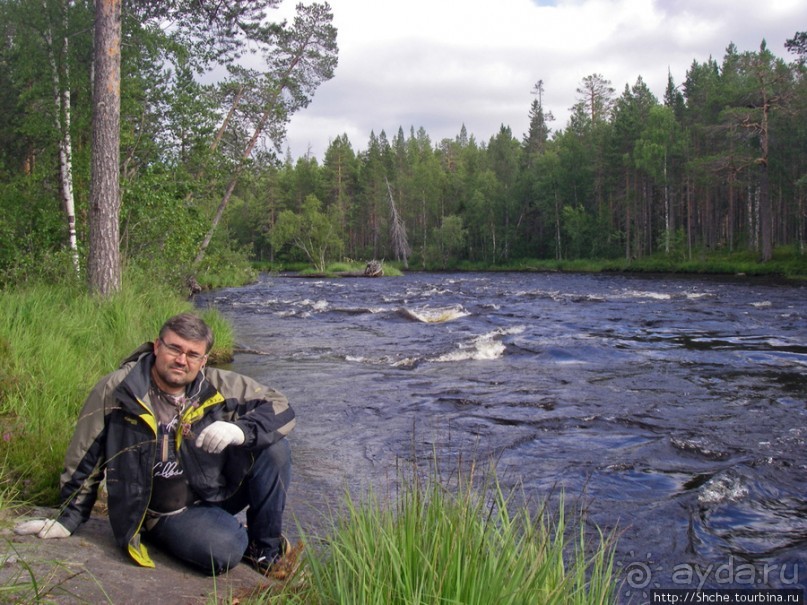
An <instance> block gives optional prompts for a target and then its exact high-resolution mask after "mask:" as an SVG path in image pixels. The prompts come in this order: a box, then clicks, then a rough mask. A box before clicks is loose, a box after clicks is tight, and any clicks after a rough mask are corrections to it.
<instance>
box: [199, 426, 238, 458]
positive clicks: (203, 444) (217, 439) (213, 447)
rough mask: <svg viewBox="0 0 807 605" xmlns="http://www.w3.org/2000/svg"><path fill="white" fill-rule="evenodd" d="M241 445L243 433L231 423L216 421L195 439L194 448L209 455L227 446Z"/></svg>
mask: <svg viewBox="0 0 807 605" xmlns="http://www.w3.org/2000/svg"><path fill="white" fill-rule="evenodd" d="M242 443H244V431H242V430H241V429H240V428H239V427H238V426H237V425H235V424H233V423H232V422H224V421H223V420H216V422H214V423H213V424H211V425H210V426H209V427H207V428H206V429H205V430H203V431H202V432H201V433H199V436H198V437H197V438H196V447H200V448H202V449H203V450H204V451H206V452H208V453H210V454H218V453H219V452H221V451H222V450H224V448H225V447H227V446H228V445H241V444H242Z"/></svg>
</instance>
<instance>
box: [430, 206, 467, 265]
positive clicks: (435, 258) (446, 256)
mask: <svg viewBox="0 0 807 605" xmlns="http://www.w3.org/2000/svg"><path fill="white" fill-rule="evenodd" d="M467 240H468V230H467V229H465V228H464V226H463V224H462V217H459V216H455V215H451V216H446V217H443V222H442V224H441V225H440V227H439V228H438V229H435V232H434V235H433V236H432V244H431V246H430V254H429V264H431V263H434V264H435V265H436V266H438V267H440V268H441V269H447V268H448V266H449V264H450V263H456V262H457V260H458V259H459V258H461V256H462V254H463V253H464V252H465V247H466V245H467Z"/></svg>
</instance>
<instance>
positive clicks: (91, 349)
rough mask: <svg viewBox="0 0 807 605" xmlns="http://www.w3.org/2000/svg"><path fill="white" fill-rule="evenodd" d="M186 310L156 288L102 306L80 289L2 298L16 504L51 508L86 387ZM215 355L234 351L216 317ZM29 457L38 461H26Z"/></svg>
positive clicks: (2, 419) (1, 446)
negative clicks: (20, 500)
mask: <svg viewBox="0 0 807 605" xmlns="http://www.w3.org/2000/svg"><path fill="white" fill-rule="evenodd" d="M191 308H192V306H191V304H190V303H189V302H187V301H184V300H182V299H181V298H179V297H178V296H177V295H175V294H172V293H170V292H167V291H165V290H163V289H161V288H159V287H155V286H154V285H151V284H148V283H147V282H146V281H145V280H143V281H142V282H140V283H132V282H131V281H130V282H129V283H127V284H126V286H125V287H124V289H123V291H122V292H121V293H120V294H119V295H117V296H115V297H114V298H112V299H111V300H108V301H101V300H99V299H96V298H94V297H91V296H89V295H88V294H87V293H86V291H85V290H84V288H83V287H82V286H79V285H45V284H40V285H26V286H21V287H19V288H17V289H15V290H13V291H11V290H4V291H2V292H0V434H2V441H0V463H2V464H3V465H4V467H5V468H4V469H3V477H5V478H6V480H7V481H8V482H11V483H10V484H8V485H7V487H8V488H9V489H10V488H12V487H13V488H14V490H15V491H16V492H17V493H18V494H19V496H20V497H22V498H24V499H26V500H31V501H36V502H37V503H41V504H52V503H54V502H55V501H56V495H57V488H58V474H59V470H60V469H61V466H62V458H63V456H64V452H65V449H66V447H67V444H68V442H69V440H70V437H71V435H72V432H73V428H74V426H75V419H76V417H77V415H78V412H79V409H80V408H81V405H82V404H83V402H84V399H85V397H86V396H87V393H88V392H89V390H90V389H91V388H92V386H93V384H94V383H95V382H96V381H97V380H98V379H99V378H100V377H101V376H102V375H103V374H105V373H107V372H110V371H112V370H114V369H115V368H116V367H117V366H118V364H119V363H120V361H121V359H123V358H124V357H126V356H127V355H128V354H129V353H131V352H132V351H133V350H134V349H135V348H136V347H137V346H139V345H140V344H142V343H143V342H145V341H147V340H151V339H153V338H154V337H155V336H156V334H157V332H158V331H159V328H160V326H161V325H162V323H163V322H164V321H165V320H166V319H167V318H168V317H170V316H171V315H173V314H175V313H178V312H181V311H185V310H189V309H191ZM206 318H207V319H208V320H209V321H210V323H211V324H212V326H213V329H214V330H215V333H216V337H217V341H218V342H217V345H216V349H215V351H214V355H218V356H221V355H225V356H226V355H228V354H229V351H231V350H232V340H233V337H232V330H231V328H230V326H229V325H227V324H226V323H224V322H223V320H221V319H220V318H219V317H217V315H216V314H215V313H210V314H207V315H206ZM34 452H36V455H32V454H33V453H34Z"/></svg>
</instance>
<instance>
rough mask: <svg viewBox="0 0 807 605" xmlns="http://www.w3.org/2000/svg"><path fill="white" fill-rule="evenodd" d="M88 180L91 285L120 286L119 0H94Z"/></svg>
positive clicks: (99, 290) (101, 290) (108, 290)
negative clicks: (91, 112) (90, 139)
mask: <svg viewBox="0 0 807 605" xmlns="http://www.w3.org/2000/svg"><path fill="white" fill-rule="evenodd" d="M94 43H95V44H94V46H95V48H94V51H93V52H94V57H93V59H94V66H95V81H94V82H93V114H92V123H93V129H92V130H93V132H92V163H91V173H92V174H91V181H90V238H89V239H90V251H89V259H88V261H89V262H88V269H89V280H90V291H92V292H94V293H96V294H100V295H101V296H110V295H112V294H114V293H115V292H117V291H119V290H120V287H121V262H120V245H119V237H120V225H119V219H120V49H121V0H96V3H95V34H94Z"/></svg>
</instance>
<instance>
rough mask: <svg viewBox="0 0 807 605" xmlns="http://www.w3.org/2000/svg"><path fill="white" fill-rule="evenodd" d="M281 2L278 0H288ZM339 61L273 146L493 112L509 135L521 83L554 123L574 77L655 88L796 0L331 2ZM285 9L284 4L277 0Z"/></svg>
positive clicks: (293, 146) (521, 108)
mask: <svg viewBox="0 0 807 605" xmlns="http://www.w3.org/2000/svg"><path fill="white" fill-rule="evenodd" d="M288 1H289V0H287V2H288ZM330 4H331V7H332V9H333V13H334V24H335V25H336V27H337V28H338V30H339V33H338V44H339V49H340V52H339V66H338V67H337V70H336V74H335V77H334V79H333V80H331V81H329V82H327V83H325V84H323V85H322V86H321V87H320V89H319V90H318V91H317V93H316V95H315V97H314V100H313V102H312V103H311V105H309V107H307V108H306V109H304V110H302V111H300V112H299V113H298V114H297V115H295V116H294V117H293V119H292V121H291V123H290V125H289V131H288V139H287V142H286V145H287V146H288V147H289V148H290V150H291V152H292V155H293V156H295V157H296V156H299V155H303V154H305V153H306V152H307V151H309V150H310V151H311V153H313V154H314V155H315V156H316V157H317V158H319V159H322V158H323V156H324V153H325V149H326V148H327V146H328V144H329V142H330V141H331V140H333V138H334V137H336V136H339V135H341V134H347V135H348V138H349V139H350V141H351V143H352V144H353V147H354V149H356V150H357V151H358V150H362V149H365V148H366V146H367V141H368V139H369V135H370V132H371V131H373V132H375V133H376V134H379V133H380V132H381V131H382V130H383V131H385V132H386V133H387V135H388V136H389V137H392V136H394V135H395V134H396V133H397V131H398V128H399V127H402V128H403V129H404V132H405V133H406V134H407V135H408V133H409V129H410V127H414V128H415V130H417V129H418V128H419V127H421V126H423V127H424V128H425V129H426V132H427V133H428V134H429V136H430V137H431V139H432V142H433V143H437V142H439V141H440V140H441V139H443V138H446V137H448V138H454V137H455V136H456V135H457V134H458V133H459V130H460V127H461V126H462V124H463V123H464V124H465V125H466V127H467V129H468V132H469V134H473V135H474V136H476V138H477V140H479V141H487V140H488V139H489V138H490V137H491V136H493V135H495V134H496V132H498V130H499V127H500V125H501V124H504V125H506V126H510V127H511V128H512V130H513V134H514V135H515V136H516V137H520V136H521V135H522V134H523V133H524V131H525V130H526V128H527V122H528V118H527V114H528V111H529V106H530V103H531V102H532V99H533V97H532V96H531V94H530V93H531V91H532V88H533V86H534V84H535V82H537V81H538V80H539V79H541V80H543V81H544V88H545V96H544V107H545V108H546V109H547V110H551V111H552V112H553V113H554V114H555V116H556V118H558V119H557V120H556V122H555V123H554V124H553V126H554V127H555V128H563V127H564V126H565V125H566V120H567V118H568V109H569V107H571V106H572V105H573V104H574V103H575V101H576V96H577V95H576V92H575V91H576V89H577V87H578V86H579V84H580V82H581V80H582V79H583V78H584V77H585V76H587V75H590V74H592V73H599V74H602V75H603V76H604V77H605V78H607V79H609V80H610V81H611V83H612V85H613V87H614V88H615V89H616V91H617V94H620V93H621V92H622V90H623V89H624V87H625V85H626V84H629V85H632V84H633V83H635V81H636V79H637V77H639V76H641V77H642V78H643V79H644V81H645V83H647V85H648V86H650V88H651V90H652V91H653V92H654V93H655V94H656V95H657V96H659V97H660V96H661V95H662V94H663V92H664V87H665V85H666V82H667V70H668V69H669V70H670V71H671V73H672V75H673V78H674V80H675V81H676V82H677V83H681V82H682V81H683V79H684V77H685V75H686V71H687V69H688V68H689V66H690V65H691V64H692V61H693V60H697V61H705V60H707V59H708V58H709V57H710V56H711V57H713V58H715V59H717V60H718V61H720V60H721V59H722V57H723V54H724V51H725V48H726V47H727V46H728V44H729V43H730V42H734V43H735V44H736V45H737V47H738V48H739V49H740V50H741V51H743V50H756V49H757V48H758V47H759V44H760V42H761V40H762V39H763V38H765V39H766V40H767V42H768V46H769V48H771V50H773V52H774V53H776V54H777V55H779V56H782V57H786V56H787V55H786V54H785V51H784V41H785V40H786V39H787V38H790V37H792V36H793V34H795V32H796V31H798V30H800V29H804V25H805V24H807V5H805V3H804V2H798V1H796V0H768V2H766V3H762V2H758V0H736V1H733V2H728V1H724V0H653V1H650V0H557V1H556V2H554V3H553V5H546V4H547V2H546V1H541V2H538V1H535V0H497V2H495V3H492V2H490V1H489V0H406V1H404V0H331V1H330ZM284 10H286V6H284Z"/></svg>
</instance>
